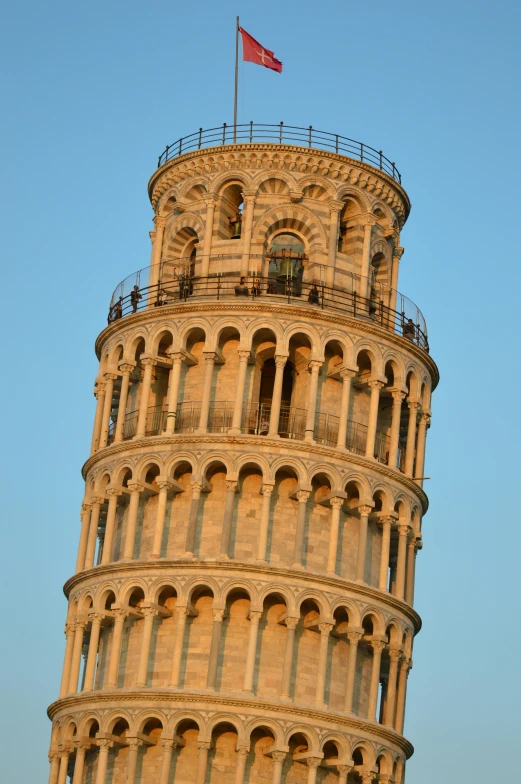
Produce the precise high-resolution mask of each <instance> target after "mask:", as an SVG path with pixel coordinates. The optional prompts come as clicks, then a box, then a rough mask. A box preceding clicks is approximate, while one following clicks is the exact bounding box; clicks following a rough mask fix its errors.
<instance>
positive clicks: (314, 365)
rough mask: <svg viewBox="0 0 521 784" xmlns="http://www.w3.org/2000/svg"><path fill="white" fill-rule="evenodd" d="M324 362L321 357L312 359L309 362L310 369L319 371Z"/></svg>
mask: <svg viewBox="0 0 521 784" xmlns="http://www.w3.org/2000/svg"><path fill="white" fill-rule="evenodd" d="M323 364H324V362H323V361H322V360H321V359H310V360H309V363H308V369H309V370H310V371H311V372H312V373H313V372H317V373H318V372H319V370H320V368H321V367H322V365H323Z"/></svg>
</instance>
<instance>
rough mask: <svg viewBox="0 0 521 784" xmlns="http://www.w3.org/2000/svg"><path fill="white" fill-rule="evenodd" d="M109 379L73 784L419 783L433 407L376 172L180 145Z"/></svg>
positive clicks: (297, 144) (395, 206) (72, 603)
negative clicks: (408, 731)
mask: <svg viewBox="0 0 521 784" xmlns="http://www.w3.org/2000/svg"><path fill="white" fill-rule="evenodd" d="M149 194H150V200H151V203H152V206H153V209H154V212H155V218H154V224H155V229H154V231H153V232H152V233H151V240H152V259H151V265H150V267H148V268H146V269H143V270H141V271H140V272H137V273H134V274H133V275H131V276H130V277H129V278H127V279H126V280H125V281H123V282H122V283H121V284H120V285H119V286H118V288H117V289H116V291H115V293H114V295H113V298H112V302H111V305H110V310H109V324H108V326H107V327H106V328H105V329H104V330H103V331H102V332H101V334H100V335H99V337H98V339H97V343H96V352H97V355H98V357H99V361H100V366H99V374H98V376H97V378H96V385H95V396H96V398H97V407H96V414H95V419H94V432H93V438H92V448H91V454H90V457H89V458H88V460H87V462H86V463H85V465H84V468H83V475H84V478H85V498H84V501H83V505H82V511H81V533H80V543H79V551H78V560H77V565H76V573H75V574H74V576H72V577H71V578H70V579H69V580H68V582H67V583H66V585H65V593H66V596H67V597H68V613H67V622H66V626H65V633H66V646H65V657H64V666H63V676H62V681H61V689H60V694H59V699H58V700H57V701H56V702H55V703H53V704H52V705H51V707H50V708H49V716H50V718H51V720H52V738H51V748H50V762H51V770H50V779H49V782H50V784H66V782H67V781H69V779H70V781H72V782H73V784H127V783H128V784H135V782H142V783H143V784H145V782H146V784H185V782H186V784H189V783H192V782H195V784H205V782H207V784H242V782H247V783H248V784H272V783H273V784H279V782H288V784H290V783H291V782H295V783H297V782H302V784H315V782H319V784H337V782H338V784H370V782H381V783H385V784H403V781H404V776H405V764H406V760H407V759H408V757H409V756H410V755H411V754H412V746H411V744H410V742H409V741H408V740H406V738H405V737H404V736H403V725H404V711H405V699H406V689H407V679H408V674H409V671H410V669H411V666H412V647H413V639H414V636H415V634H416V633H417V632H418V631H419V629H420V618H419V616H418V615H417V613H416V612H415V610H414V609H413V596H414V575H415V561H416V553H417V551H418V549H420V548H421V521H422V516H423V514H424V512H425V511H426V509H427V498H426V495H425V493H424V491H423V489H422V477H423V472H424V456H425V440H426V431H427V428H428V425H429V420H430V398H431V391H432V389H433V388H434V387H435V385H436V383H437V380H438V373H437V369H436V366H435V364H434V362H433V361H432V359H431V358H430V356H429V348H428V343H427V332H426V327H425V323H424V321H423V317H422V315H421V313H420V311H419V310H418V309H417V308H416V306H415V305H413V304H412V303H411V302H410V301H409V300H408V299H406V298H405V297H403V296H402V295H401V294H399V293H398V292H397V288H398V266H399V262H400V257H401V255H402V252H403V248H402V247H401V244H400V231H401V229H402V227H403V225H404V223H405V221H406V219H407V216H408V213H409V208H410V203H409V199H408V197H407V194H406V192H405V191H404V189H403V187H402V185H401V178H400V175H399V173H398V170H397V169H396V167H395V165H394V163H391V162H390V161H389V160H388V159H387V158H385V156H383V154H382V153H381V152H379V151H376V150H373V149H371V148H370V147H367V146H366V145H363V144H359V143H358V142H353V141H352V140H350V139H346V138H343V137H342V136H338V135H335V134H326V133H319V132H316V131H314V130H313V129H312V128H306V129H299V128H290V127H287V126H283V125H282V124H281V125H277V126H256V125H253V124H248V125H246V126H239V127H238V129H237V138H236V141H235V142H234V141H233V135H232V134H231V133H230V129H229V128H227V127H226V126H223V127H222V128H218V129H213V130H211V131H202V130H201V131H199V132H198V133H195V134H193V135H192V136H190V137H187V138H185V139H181V140H180V141H179V142H177V143H176V144H175V145H172V146H171V147H169V148H167V149H166V151H165V152H164V153H163V155H162V156H161V158H160V159H159V165H158V168H157V171H156V172H155V173H154V174H153V176H152V178H151V180H150V183H149Z"/></svg>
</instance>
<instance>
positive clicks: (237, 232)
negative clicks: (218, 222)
mask: <svg viewBox="0 0 521 784" xmlns="http://www.w3.org/2000/svg"><path fill="white" fill-rule="evenodd" d="M232 226H233V234H232V237H231V238H232V240H240V238H241V226H242V221H240V220H238V221H233V222H232Z"/></svg>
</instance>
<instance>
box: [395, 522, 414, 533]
mask: <svg viewBox="0 0 521 784" xmlns="http://www.w3.org/2000/svg"><path fill="white" fill-rule="evenodd" d="M410 531H411V526H410V525H409V524H408V523H405V524H404V523H401V524H400V525H399V526H398V533H399V534H400V536H408V535H409V533H410Z"/></svg>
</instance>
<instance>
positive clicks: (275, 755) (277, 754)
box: [270, 751, 287, 765]
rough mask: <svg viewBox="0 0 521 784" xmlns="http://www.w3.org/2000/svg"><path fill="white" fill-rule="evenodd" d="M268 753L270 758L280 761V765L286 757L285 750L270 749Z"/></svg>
mask: <svg viewBox="0 0 521 784" xmlns="http://www.w3.org/2000/svg"><path fill="white" fill-rule="evenodd" d="M270 755H271V759H272V760H273V762H278V763H280V764H281V765H282V763H283V762H284V760H285V759H286V756H287V752H285V751H271V752H270Z"/></svg>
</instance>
